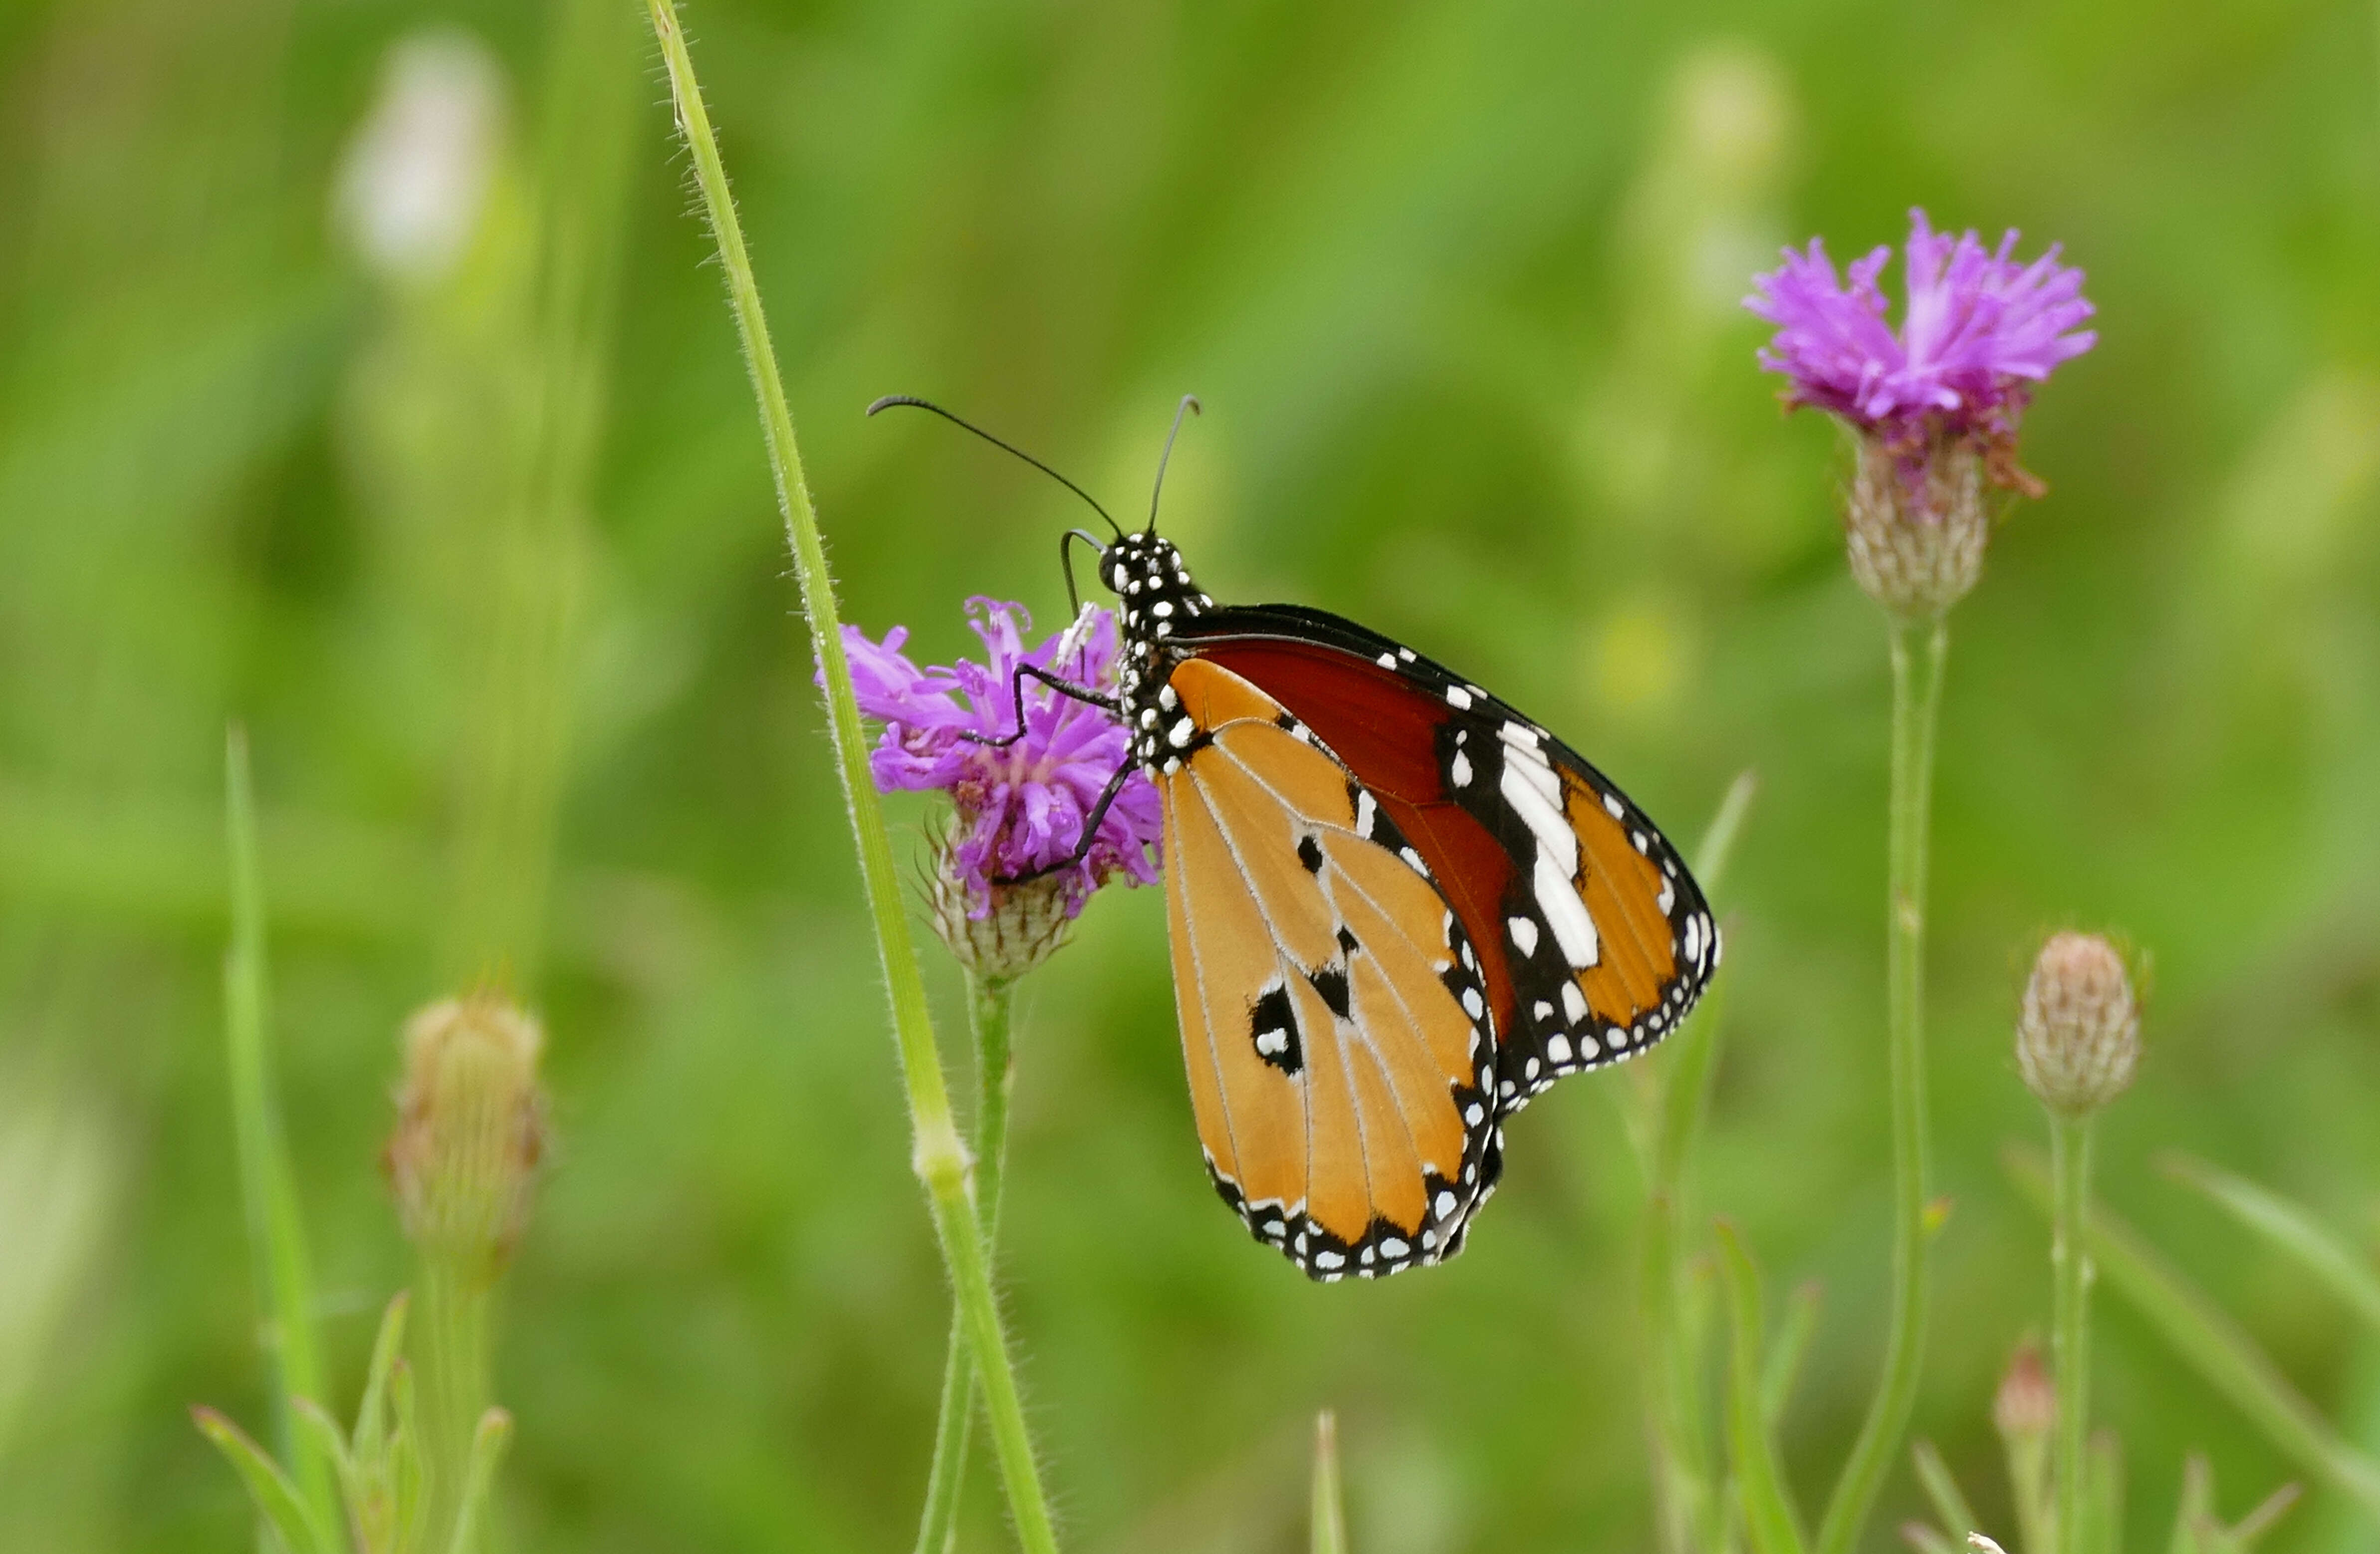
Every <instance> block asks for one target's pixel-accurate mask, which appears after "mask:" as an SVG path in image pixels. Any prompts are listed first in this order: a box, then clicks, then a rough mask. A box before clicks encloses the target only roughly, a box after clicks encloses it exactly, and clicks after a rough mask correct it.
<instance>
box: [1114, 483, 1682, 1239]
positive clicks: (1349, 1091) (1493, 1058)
mask: <svg viewBox="0 0 2380 1554" xmlns="http://www.w3.org/2000/svg"><path fill="white" fill-rule="evenodd" d="M1100 577H1101V579H1102V580H1103V581H1104V582H1106V583H1107V585H1108V586H1109V587H1110V588H1111V589H1113V590H1114V591H1115V593H1116V595H1117V598H1118V606H1119V608H1118V613H1119V621H1120V629H1121V632H1122V637H1123V648H1124V652H1123V661H1122V667H1121V674H1120V684H1119V691H1120V697H1119V700H1120V704H1121V711H1122V715H1123V718H1124V719H1125V721H1126V722H1127V724H1128V726H1129V727H1130V728H1131V730H1132V734H1133V759H1134V761H1135V764H1137V765H1138V767H1139V768H1140V770H1141V771H1144V772H1146V773H1147V776H1148V778H1149V779H1150V781H1151V782H1152V783H1155V784H1156V786H1157V788H1158V790H1159V794H1160V798H1161V800H1162V803H1163V809H1164V817H1165V836H1164V846H1165V858H1166V876H1167V886H1166V889H1167V896H1168V915H1169V923H1170V927H1171V934H1172V952H1173V968H1174V987H1175V996H1176V1002H1177V1004H1178V1007H1179V1011H1180V1014H1181V1025H1182V1035H1183V1044H1184V1057H1185V1060H1186V1062H1187V1066H1188V1069H1189V1072H1190V1078H1191V1090H1192V1098H1193V1101H1194V1107H1195V1110H1196V1114H1197V1123H1198V1131H1199V1135H1200V1140H1201V1142H1202V1144H1203V1145H1204V1147H1205V1151H1206V1156H1207V1162H1208V1171H1209V1172H1210V1174H1211V1175H1212V1176H1213V1178H1214V1182H1215V1185H1216V1187H1217V1190H1218V1191H1219V1192H1220V1194H1221V1195H1222V1196H1223V1198H1224V1199H1225V1201H1226V1202H1228V1203H1230V1204H1231V1205H1232V1206H1233V1208H1234V1209H1235V1210H1237V1212H1238V1213H1239V1214H1240V1216H1241V1218H1242V1219H1243V1220H1245V1223H1246V1224H1247V1226H1248V1228H1249V1230H1250V1231H1251V1232H1252V1233H1254V1234H1255V1235H1256V1236H1257V1238H1258V1239H1259V1240H1262V1241H1265V1242H1267V1243H1268V1244H1272V1245H1274V1246H1276V1247H1278V1248H1280V1249H1281V1251H1282V1252H1283V1253H1285V1254H1286V1255H1287V1256H1288V1257H1290V1258H1291V1259H1292V1260H1293V1261H1294V1262H1295V1263H1296V1264H1297V1265H1298V1266H1299V1267H1300V1268H1301V1269H1304V1270H1305V1272H1306V1273H1307V1274H1309V1275H1310V1276H1312V1277H1314V1278H1316V1279H1319V1280H1324V1281H1331V1280H1337V1279H1341V1278H1344V1277H1346V1276H1348V1275H1350V1274H1354V1275H1357V1276H1361V1277H1377V1276H1379V1275H1384V1274H1389V1273H1395V1272H1398V1271H1401V1270H1403V1269H1407V1268H1412V1267H1416V1266H1420V1265H1423V1264H1427V1263H1431V1262H1437V1261H1439V1260H1442V1259H1443V1258H1445V1257H1451V1256H1452V1255H1453V1254H1454V1253H1455V1252H1457V1251H1459V1250H1460V1249H1461V1247H1462V1245H1463V1235H1464V1232H1465V1231H1466V1229H1467V1227H1468V1225H1469V1221H1470V1218H1471V1216H1472V1214H1473V1213H1475V1211H1476V1210H1477V1208H1478V1207H1479V1206H1480V1205H1481V1204H1482V1203H1484V1202H1486V1201H1487V1198H1488V1195H1489V1194H1490V1193H1491V1192H1492V1191H1493V1189H1494V1187H1495V1184H1496V1180H1497V1177H1498V1174H1499V1172H1500V1165H1501V1157H1502V1123H1503V1121H1504V1119H1506V1118H1509V1117H1510V1116H1512V1114H1513V1113H1514V1112H1516V1111H1519V1110H1520V1109H1521V1108H1522V1107H1524V1106H1525V1105H1526V1104H1527V1103H1528V1101H1529V1099H1531V1098H1533V1097H1534V1096H1536V1094H1538V1093H1540V1092H1541V1091H1543V1090H1544V1089H1545V1088H1546V1087H1548V1086H1549V1085H1551V1084H1552V1083H1553V1082H1554V1081H1555V1080H1556V1079H1558V1078H1560V1077H1561V1076H1563V1075H1565V1074H1573V1073H1577V1072H1580V1071H1582V1070H1585V1069H1588V1068H1595V1067H1600V1066H1602V1065H1604V1064H1607V1063H1610V1062H1618V1061H1620V1060H1621V1059H1624V1058H1627V1057H1632V1056H1633V1055H1635V1054H1636V1053H1637V1052H1640V1051H1643V1050H1645V1049H1646V1048H1647V1047H1649V1046H1651V1045H1652V1044H1653V1043H1654V1042H1656V1041H1658V1040H1659V1039H1660V1038H1661V1037H1663V1036H1664V1035H1666V1034H1668V1032H1669V1031H1670V1030H1672V1029H1674V1028H1675V1027H1676V1026H1677V1024H1678V1022H1679V1021H1681V1020H1682V1019H1683V1018H1684V1017H1685V1014H1686V1013H1687V1012H1688V1011H1689V1010H1690V1009H1691V1008H1692V1007H1693V1005H1694V1001H1695V999H1696V998H1697V997H1698V996H1699V995H1700V993H1701V991H1702V989H1703V988H1704V987H1705V986H1706V984H1707V982H1708V980H1709V977H1710V976H1711V974H1712V972H1713V971H1714V970H1715V969H1716V967H1717V965H1718V952H1719V946H1718V930H1717V929H1716V927H1715V925H1714V924H1713V922H1712V920H1711V917H1710V914H1709V910H1708V908H1707V906H1706V904H1705V903H1704V900H1703V897H1702V894H1701V892H1700V891H1699V890H1698V889H1697V888H1696V886H1695V884H1694V880H1693V878H1692V876H1691V875H1690V874H1689V873H1688V871H1687V870H1686V868H1685V866H1684V864H1683V863H1682V860H1680V859H1679V857H1678V856H1677V854H1676V852H1675V850H1674V849H1672V848H1671V847H1670V844H1669V843H1668V842H1667V841H1666V840H1665V839H1664V838H1663V837H1662V835H1661V833H1660V832H1659V831H1658V828H1656V827H1655V826H1654V825H1653V824H1652V822H1651V821H1650V820H1649V819H1646V818H1645V816H1644V815H1643V814H1642V812H1641V811H1639V810H1638V809H1637V808H1636V807H1634V805H1633V803H1631V802H1630V801H1629V800H1628V799H1627V797H1626V796H1625V795H1622V794H1621V792H1620V791H1619V789H1618V788H1617V787H1615V786H1614V785H1613V784H1612V783H1610V782H1609V780H1607V779H1606V778H1604V777H1603V775H1602V774H1601V773H1600V772H1598V771H1596V770H1595V769H1594V768H1593V767H1592V766H1590V765H1588V764H1587V763H1586V761H1585V759H1582V758H1581V757H1579V756H1578V755H1577V754H1576V752H1574V751H1573V750H1571V749H1570V747H1567V746H1565V745H1563V744H1562V743H1561V742H1560V740H1558V739H1556V738H1554V737H1553V736H1552V735H1550V734H1548V732H1547V731H1546V730H1545V729H1543V728H1542V727H1540V726H1539V725H1537V724H1536V723H1535V722H1531V721H1530V720H1528V719H1527V718H1525V717H1524V716H1523V715H1521V714H1520V713H1519V712H1517V711H1515V710H1512V708H1510V707H1508V706H1507V705H1505V704H1504V703H1503V702H1502V701H1500V700H1499V699H1497V698H1494V697H1492V696H1490V695H1488V693H1487V692H1486V691H1484V690H1482V689H1481V688H1480V687H1479V686H1475V685H1474V684H1472V683H1471V682H1469V681H1467V680H1465V679H1463V678H1462V677H1461V676H1458V675H1456V674H1453V673H1451V671H1449V670H1447V669H1445V668H1444V667H1443V666H1441V665H1439V664H1438V663H1436V662H1432V661H1430V660H1428V659H1427V658H1424V657H1422V656H1420V655H1419V654H1416V653H1415V652H1414V651H1413V650H1411V649H1408V648H1404V647H1403V646H1401V645H1399V644H1397V643H1394V642H1392V641H1390V640H1389V639H1387V638H1385V637H1379V636H1378V634H1376V633H1373V632H1370V631H1368V630H1366V628H1364V627H1362V626H1360V625H1355V624H1354V623H1353V622H1351V621H1346V620H1343V619H1342V618H1340V617H1338V616H1335V615H1330V614H1327V613H1322V612H1320V611H1315V610H1307V609H1304V608H1302V607H1298V606H1293V605H1261V606H1254V607H1241V606H1223V607H1218V606H1217V605H1216V604H1215V603H1214V601H1212V600H1211V599H1210V598H1209V597H1208V595H1207V594H1205V593H1204V592H1202V591H1200V590H1199V589H1198V587H1197V585H1196V582H1195V581H1194V580H1193V579H1192V577H1191V576H1190V572H1189V569H1188V566H1187V565H1186V564H1185V563H1184V560H1183V557H1182V555H1181V552H1179V551H1178V550H1177V549H1176V548H1175V547H1174V546H1173V544H1172V542H1171V541H1169V540H1164V539H1162V538H1160V537H1159V536H1158V535H1157V534H1156V533H1155V532H1154V530H1153V528H1152V529H1151V530H1149V531H1147V532H1143V533H1139V534H1128V535H1123V536H1122V537H1120V538H1118V539H1117V540H1114V541H1113V542H1112V543H1110V544H1108V545H1107V546H1106V547H1105V550H1104V553H1103V555H1102V558H1101V562H1100Z"/></svg>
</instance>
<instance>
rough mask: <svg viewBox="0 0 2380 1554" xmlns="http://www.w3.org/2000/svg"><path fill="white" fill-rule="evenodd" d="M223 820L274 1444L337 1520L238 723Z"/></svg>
mask: <svg viewBox="0 0 2380 1554" xmlns="http://www.w3.org/2000/svg"><path fill="white" fill-rule="evenodd" d="M224 776H225V829H226V832H227V833H228V834H227V841H228V845H229V852H230V856H231V948H230V950H229V952H228V953H226V954H225V957H224V1030H225V1041H226V1044H227V1046H228V1048H229V1054H228V1055H229V1059H230V1068H231V1112H232V1132H233V1136H234V1138H235V1140H236V1141H237V1147H238V1151H239V1189H240V1206H241V1208H242V1209H243V1210H244V1212H245V1218H246V1219H247V1221H248V1244H249V1257H250V1259H251V1261H252V1263H253V1265H254V1268H255V1274H256V1293H257V1299H258V1300H259V1301H260V1302H261V1303H262V1305H264V1308H265V1312H266V1316H265V1319H264V1328H265V1333H266V1338H265V1354H266V1357H267V1360H268V1363H269V1365H270V1366H271V1372H272V1380H271V1386H270V1389H269V1390H271V1392H272V1394H273V1444H274V1446H275V1447H276V1448H277V1449H278V1451H280V1454H281V1458H282V1460H283V1461H284V1462H286V1463H288V1464H289V1473H290V1477H291V1479H292V1480H293V1482H294V1483H295V1485H296V1488H297V1495H298V1496H299V1498H300V1499H302V1500H303V1501H304V1503H305V1506H306V1510H307V1512H308V1514H309V1515H310V1517H312V1519H313V1520H315V1521H317V1522H319V1523H321V1524H323V1525H325V1526H333V1527H335V1526H337V1525H339V1524H340V1523H339V1501H338V1493H337V1488H336V1486H335V1485H334V1483H333V1481H332V1474H331V1463H330V1459H329V1458H328V1457H326V1456H324V1455H323V1453H322V1447H321V1444H320V1443H319V1442H317V1441H316V1440H315V1439H314V1438H313V1436H312V1434H311V1433H310V1432H309V1431H305V1430H300V1429H298V1428H297V1422H296V1418H295V1415H294V1414H293V1413H292V1410H291V1405H290V1400H291V1399H293V1398H299V1397H307V1398H319V1397H321V1396H322V1354H321V1349H320V1347H319V1345H318V1344H317V1342H316V1339H315V1332H314V1273H313V1264H312V1260H311V1258H310V1257H309V1256H308V1254H307V1248H306V1227H305V1223H304V1221H303V1220H302V1219H301V1218H300V1217H299V1214H298V1208H297V1180H296V1177H295V1175H294V1173H293V1172H292V1171H291V1169H290V1165H289V1145H288V1140H287V1139H286V1137H285V1135H283V1133H282V1129H281V1106H280V1098H279V1096H278V1095H277V1094H276V1093H275V1087H274V1084H273V1048H272V1036H271V1030H272V1017H273V1012H272V987H271V978H270V976H269V974H268V972H267V970H266V966H265V950H264V943H265V941H264V876H263V870H262V869H261V868H260V867H259V865H258V863H257V844H256V786H255V783H254V781H253V780H252V779H251V777H250V776H249V765H248V735H246V734H245V733H244V732H243V731H242V730H240V729H239V728H238V727H237V726H234V727H233V728H232V729H231V730H230V731H229V733H228V734H227V735H226V737H225V744H224Z"/></svg>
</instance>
